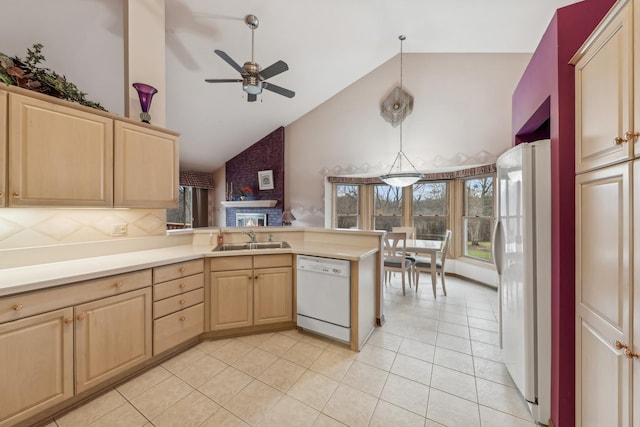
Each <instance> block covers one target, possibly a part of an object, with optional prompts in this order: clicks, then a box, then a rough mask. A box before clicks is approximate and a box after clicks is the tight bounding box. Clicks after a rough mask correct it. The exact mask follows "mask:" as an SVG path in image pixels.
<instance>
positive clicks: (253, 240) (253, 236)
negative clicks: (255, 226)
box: [242, 230, 256, 243]
mask: <svg viewBox="0 0 640 427" xmlns="http://www.w3.org/2000/svg"><path fill="white" fill-rule="evenodd" d="M242 232H243V233H244V234H246V235H247V236H249V238H250V239H251V243H256V232H255V231H253V230H249V231H242Z"/></svg>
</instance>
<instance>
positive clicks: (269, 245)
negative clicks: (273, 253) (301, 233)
mask: <svg viewBox="0 0 640 427" xmlns="http://www.w3.org/2000/svg"><path fill="white" fill-rule="evenodd" d="M290 247H291V245H289V243H287V242H247V243H223V244H222V245H218V246H216V247H215V248H213V249H212V250H211V252H221V251H242V250H253V249H285V248H290Z"/></svg>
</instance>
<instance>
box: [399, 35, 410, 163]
mask: <svg viewBox="0 0 640 427" xmlns="http://www.w3.org/2000/svg"><path fill="white" fill-rule="evenodd" d="M398 38H399V39H400V92H401V93H402V71H403V70H402V44H403V42H404V41H405V39H406V37H405V36H403V35H400V36H398ZM405 111H406V106H405V109H404V110H403V112H402V117H401V119H400V153H402V154H404V153H403V151H402V122H403V121H404V112H405ZM399 160H400V163H399V164H398V167H399V169H400V170H402V157H400V159H399ZM407 160H408V159H407ZM409 163H411V162H409ZM412 166H413V165H412Z"/></svg>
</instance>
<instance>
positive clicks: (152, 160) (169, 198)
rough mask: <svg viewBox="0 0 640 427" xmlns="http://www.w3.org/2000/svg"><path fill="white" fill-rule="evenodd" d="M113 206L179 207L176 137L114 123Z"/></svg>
mask: <svg viewBox="0 0 640 427" xmlns="http://www.w3.org/2000/svg"><path fill="white" fill-rule="evenodd" d="M114 153H115V160H114V161H115V169H114V192H115V193H114V205H115V206H116V207H138V208H175V207H177V206H178V183H179V182H178V137H177V136H176V135H173V134H170V133H164V132H160V131H157V130H154V129H151V128H147V127H144V126H137V125H134V124H131V123H125V122H120V121H116V122H115V141H114Z"/></svg>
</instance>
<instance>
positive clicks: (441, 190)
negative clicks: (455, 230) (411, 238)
mask: <svg viewBox="0 0 640 427" xmlns="http://www.w3.org/2000/svg"><path fill="white" fill-rule="evenodd" d="M448 218H449V212H448V203H447V183H446V182H444V181H442V182H418V183H416V184H413V226H414V227H415V228H416V238H417V239H425V240H442V239H443V238H444V235H445V232H446V230H447V224H448Z"/></svg>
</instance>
